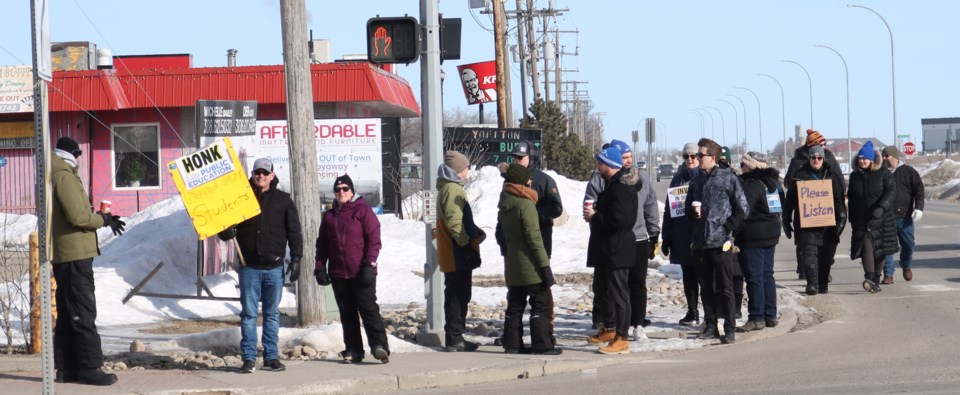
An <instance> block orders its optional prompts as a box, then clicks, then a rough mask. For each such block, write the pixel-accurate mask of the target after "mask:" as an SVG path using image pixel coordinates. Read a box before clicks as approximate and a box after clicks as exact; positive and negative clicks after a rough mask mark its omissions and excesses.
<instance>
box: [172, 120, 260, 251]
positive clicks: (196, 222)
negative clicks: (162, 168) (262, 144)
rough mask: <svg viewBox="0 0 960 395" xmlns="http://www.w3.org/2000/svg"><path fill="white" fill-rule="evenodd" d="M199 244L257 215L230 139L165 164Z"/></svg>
mask: <svg viewBox="0 0 960 395" xmlns="http://www.w3.org/2000/svg"><path fill="white" fill-rule="evenodd" d="M167 169H169V170H170V175H171V176H173V181H174V183H175V184H176V185H177V190H178V191H180V197H181V198H182V199H183V205H184V207H186V209H187V214H189V215H190V219H192V220H193V227H194V229H196V231H197V234H198V235H199V236H200V240H203V239H206V238H207V237H210V236H213V235H216V234H217V233H219V232H220V231H222V230H224V229H227V228H228V227H230V226H233V225H235V224H238V223H240V222H243V221H245V220H247V219H248V218H252V217H254V216H257V215H259V214H260V204H259V203H258V202H257V198H256V196H255V195H254V194H253V189H252V188H251V187H250V182H249V181H248V180H247V175H246V173H245V172H244V171H243V167H242V166H241V165H240V158H239V157H237V154H236V153H235V152H234V150H233V144H232V143H231V142H230V138H229V137H227V138H224V139H222V140H218V141H217V142H216V143H213V144H212V145H209V146H206V147H203V148H201V149H199V150H197V151H196V152H194V153H192V154H188V155H185V156H182V157H179V158H177V159H176V160H174V161H172V162H170V163H168V164H167Z"/></svg>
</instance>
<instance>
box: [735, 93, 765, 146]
mask: <svg viewBox="0 0 960 395" xmlns="http://www.w3.org/2000/svg"><path fill="white" fill-rule="evenodd" d="M733 89H743V90H745V91H747V92H750V93H751V94H753V98H754V99H757V135H758V136H760V152H764V150H763V113H762V112H761V111H760V96H757V93H756V92H754V91H753V90H752V89H750V88H744V87H742V86H737V87H734V88H733ZM744 111H746V110H744ZM744 122H746V121H744ZM744 133H746V130H744Z"/></svg>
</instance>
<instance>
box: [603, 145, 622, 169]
mask: <svg viewBox="0 0 960 395" xmlns="http://www.w3.org/2000/svg"><path fill="white" fill-rule="evenodd" d="M614 141H616V140H614ZM621 155H622V154H621V153H620V149H618V148H617V147H616V146H615V145H613V144H611V145H610V147H608V148H607V149H605V150H602V151H600V152H598V153H597V162H601V163H603V164H605V165H607V166H610V167H612V168H614V169H620V168H622V167H623V160H622V159H621V158H620V156H621Z"/></svg>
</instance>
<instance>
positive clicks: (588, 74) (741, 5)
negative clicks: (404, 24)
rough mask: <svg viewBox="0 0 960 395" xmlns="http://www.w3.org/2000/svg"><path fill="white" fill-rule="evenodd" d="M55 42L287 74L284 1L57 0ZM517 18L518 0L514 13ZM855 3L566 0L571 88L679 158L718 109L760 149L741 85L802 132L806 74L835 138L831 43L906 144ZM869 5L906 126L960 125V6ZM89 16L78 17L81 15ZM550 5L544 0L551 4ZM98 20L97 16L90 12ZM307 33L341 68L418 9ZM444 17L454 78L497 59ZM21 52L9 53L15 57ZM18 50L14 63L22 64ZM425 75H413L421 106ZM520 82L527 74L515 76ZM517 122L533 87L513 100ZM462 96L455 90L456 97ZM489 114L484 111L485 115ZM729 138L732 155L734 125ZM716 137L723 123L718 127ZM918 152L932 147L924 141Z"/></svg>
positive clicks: (383, 10)
mask: <svg viewBox="0 0 960 395" xmlns="http://www.w3.org/2000/svg"><path fill="white" fill-rule="evenodd" d="M8 3H9V4H5V5H4V10H5V11H6V18H5V22H4V24H2V25H0V36H2V37H4V39H3V41H2V42H0V47H2V48H3V49H5V50H6V51H0V64H5V65H12V64H29V63H30V23H29V14H30V11H29V6H28V5H29V2H28V1H26V0H21V1H16V2H8ZM51 3H52V4H51V7H52V11H51V12H52V19H51V34H52V37H53V40H54V41H92V42H94V43H96V44H97V45H98V46H99V47H100V48H110V49H112V50H113V52H114V53H115V54H160V53H190V54H192V55H193V60H194V65H195V66H217V65H225V64H226V50H227V49H228V48H236V49H238V50H239V54H238V64H239V65H259V64H280V63H282V61H283V59H282V54H281V37H280V34H281V33H280V12H279V5H278V4H279V1H278V0H247V1H225V0H191V1H182V0H166V1H136V2H117V1H105V0H56V1H51ZM506 4H507V8H508V10H512V9H513V8H514V5H515V1H507V2H506ZM846 4H848V3H847V2H845V1H832V0H808V1H723V2H718V1H669V2H666V1H664V2H653V1H638V2H612V1H606V2H597V1H586V0H583V1H576V0H563V1H562V0H557V1H555V4H554V6H555V7H557V8H568V9H569V11H568V12H566V13H565V15H563V16H560V17H558V18H557V24H558V26H559V27H560V28H561V29H565V30H573V29H579V30H580V34H579V37H577V35H573V34H566V35H564V36H563V37H562V38H561V41H562V43H561V44H562V45H565V46H567V51H572V47H574V46H576V45H577V41H579V45H580V56H579V57H572V56H569V57H566V58H565V60H564V61H565V66H564V67H565V68H577V69H579V70H580V72H579V73H578V74H576V75H574V74H570V75H567V76H566V77H565V79H567V80H573V79H578V80H585V81H589V85H588V89H589V91H590V96H591V98H592V99H593V101H594V104H595V111H599V112H605V113H606V116H605V118H604V122H605V125H606V131H607V132H606V136H607V138H608V139H611V138H620V139H629V138H630V131H631V130H633V129H636V128H637V127H638V125H639V127H641V128H642V127H643V124H642V121H643V119H644V118H645V117H656V118H657V120H658V121H660V122H661V123H662V125H663V126H666V129H667V132H668V133H667V146H668V147H677V148H679V147H680V146H681V145H682V144H683V143H684V142H687V141H694V140H695V139H697V138H699V136H700V121H699V119H698V118H697V117H696V116H695V115H692V114H690V113H689V111H690V110H691V109H693V108H695V107H702V106H714V107H716V108H718V109H720V110H722V111H723V112H724V115H723V116H724V118H725V120H726V131H727V136H726V142H727V143H729V144H733V141H734V133H733V130H734V110H733V109H732V108H731V107H730V105H728V104H726V103H723V102H719V101H718V99H727V100H730V101H732V102H733V103H734V104H735V105H736V106H737V112H738V115H739V118H740V126H739V130H740V133H743V128H744V125H743V116H744V114H743V109H742V108H741V107H740V103H739V102H737V101H736V99H733V98H730V97H727V96H726V95H727V94H736V95H737V96H739V97H740V98H741V99H742V100H743V101H744V103H745V104H746V107H747V109H746V117H747V122H748V124H747V125H746V127H747V132H748V141H749V143H750V145H751V148H758V144H759V139H758V134H757V133H758V125H757V103H756V101H755V100H754V98H753V96H752V95H750V94H749V93H748V92H746V91H742V90H736V89H733V87H735V86H743V87H747V88H750V89H753V90H754V91H755V92H756V93H757V94H758V95H759V97H760V101H761V109H762V118H763V131H764V132H763V133H764V134H763V137H764V138H763V141H764V146H765V148H766V149H770V148H771V147H772V145H773V144H775V143H776V142H777V141H779V140H780V136H781V134H782V122H781V119H782V118H781V112H780V92H779V90H778V88H777V86H776V84H775V83H774V82H773V81H772V80H769V79H766V78H763V77H757V76H755V75H754V74H756V73H766V74H770V75H773V76H774V77H776V78H777V79H779V80H780V82H781V83H782V84H783V88H784V90H785V92H786V122H787V130H788V135H789V133H791V132H792V131H793V127H794V125H796V124H798V123H799V124H802V126H803V128H804V129H805V128H807V127H809V126H810V109H809V95H808V84H807V78H806V76H805V75H804V74H803V72H802V70H800V68H799V67H797V66H795V65H792V64H787V63H780V62H778V61H779V60H781V59H786V60H793V61H796V62H799V63H801V64H803V65H804V66H805V67H806V69H807V70H808V71H809V72H810V75H811V77H812V79H813V101H814V109H813V112H814V114H813V116H814V119H813V122H814V125H813V126H814V128H816V129H818V130H821V131H823V132H824V134H825V135H827V136H828V138H835V137H841V136H842V137H845V136H846V129H847V126H846V125H847V120H846V101H845V98H846V96H845V87H844V74H843V66H842V64H841V62H840V59H839V58H838V57H837V56H836V55H835V54H834V53H832V52H830V51H828V50H826V49H822V48H814V47H811V46H810V45H811V44H824V45H828V46H831V47H833V48H835V49H836V50H838V51H839V52H840V53H841V54H843V56H844V57H845V58H846V60H847V63H848V65H849V68H850V90H851V111H852V129H853V131H852V134H853V136H854V137H872V136H877V137H880V138H881V139H882V140H883V141H884V142H887V143H889V142H890V141H891V140H892V136H893V134H894V133H893V118H892V115H891V113H892V101H891V81H890V41H889V36H888V34H887V30H886V28H885V27H884V25H883V22H882V21H881V20H880V18H878V17H877V16H876V15H874V14H872V13H870V12H868V11H866V10H863V9H855V8H846V7H845V5H846ZM855 4H862V5H865V6H868V7H870V8H873V9H874V10H876V11H877V12H879V13H880V14H882V15H883V16H884V17H885V18H886V19H887V21H888V22H889V23H890V26H891V28H892V29H893V35H894V40H895V50H896V81H897V116H898V123H899V130H898V132H899V133H900V134H911V135H912V140H914V141H917V142H919V139H920V130H921V128H920V119H921V118H938V117H956V116H960V105H958V103H960V94H958V93H960V89H958V87H960V73H958V72H957V71H956V70H957V68H958V65H960V48H957V46H956V45H955V43H954V42H955V41H956V38H957V37H958V36H960V33H958V32H960V28H958V26H960V25H958V23H957V20H956V16H957V15H960V2H957V1H950V0H916V1H894V0H870V1H864V2H862V3H855ZM78 5H79V7H78ZM538 5H539V6H540V7H546V5H547V1H546V0H538ZM81 8H82V10H83V12H85V13H86V14H87V16H89V18H90V20H91V21H92V23H91V21H88V20H87V17H85V16H84V14H83V13H82V12H81ZM307 9H308V12H309V14H310V16H309V27H310V28H311V29H313V32H314V33H313V34H314V37H315V38H329V39H331V40H332V49H333V57H334V58H340V57H341V56H342V55H343V54H358V53H364V52H365V50H366V47H365V41H364V27H365V24H366V20H367V19H368V18H370V17H373V16H375V15H376V14H380V15H381V16H400V15H403V14H409V15H411V16H415V17H418V16H419V2H418V1H416V0H355V1H338V2H331V1H319V0H308V1H307ZM440 9H441V11H442V12H443V13H444V14H445V16H446V17H459V18H462V19H463V27H464V29H463V57H462V59H461V60H459V61H457V60H451V61H446V62H444V65H443V67H444V69H445V70H446V71H447V72H448V73H449V74H452V75H456V74H455V73H456V71H455V70H456V66H457V65H459V64H465V63H472V62H477V61H484V60H492V59H493V57H494V49H493V35H492V33H490V32H489V31H488V30H486V29H490V28H492V26H493V25H492V23H491V20H490V17H489V16H488V15H483V14H480V13H478V12H477V11H478V10H474V11H473V12H472V13H471V11H470V10H468V9H467V0H445V1H442V2H441V4H440ZM7 52H9V53H7ZM11 54H12V56H11ZM419 70H420V68H419V64H413V65H410V66H400V67H399V73H400V75H401V76H403V77H404V78H406V79H407V80H408V81H409V82H410V83H411V84H412V85H413V88H414V92H415V93H416V94H417V96H419V93H420V92H419V91H420V89H419V80H420V78H419ZM513 73H514V74H513V81H514V84H515V86H518V85H517V82H518V81H519V68H518V65H517V64H516V63H514V64H513ZM459 89H460V87H459V85H458V84H457V81H456V80H455V79H454V80H449V81H447V82H446V87H445V91H446V92H447V95H446V97H445V106H446V107H447V108H454V107H467V106H466V101H465V99H464V98H463V96H462V95H461V94H460V90H459ZM514 91H515V93H514V103H515V107H516V108H517V109H516V110H515V113H519V106H520V104H519V103H520V94H519V88H515V89H514ZM451 92H453V94H451ZM475 109H476V108H475V107H473V108H471V109H470V110H471V111H475ZM714 117H715V118H716V122H717V126H716V134H717V136H716V139H717V140H718V141H720V142H721V143H723V138H722V137H721V132H720V130H721V127H720V125H719V122H720V119H719V116H718V115H717V114H715V113H714ZM706 133H707V136H708V137H709V136H710V134H711V132H710V120H709V117H707V118H706ZM918 145H919V144H918Z"/></svg>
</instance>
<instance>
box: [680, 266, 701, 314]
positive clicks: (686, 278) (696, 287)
mask: <svg viewBox="0 0 960 395" xmlns="http://www.w3.org/2000/svg"><path fill="white" fill-rule="evenodd" d="M680 269H681V270H682V271H683V296H684V297H686V298H687V311H690V312H694V313H696V314H697V316H698V317H699V314H700V312H699V311H697V307H698V306H699V305H700V282H699V281H697V265H695V264H694V263H693V262H691V263H689V264H683V265H680Z"/></svg>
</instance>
